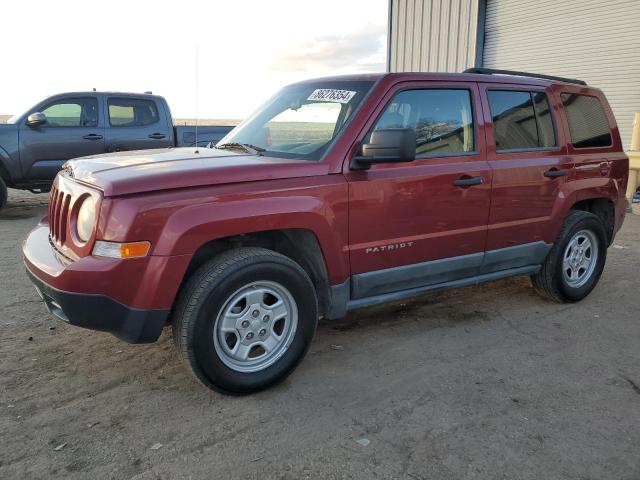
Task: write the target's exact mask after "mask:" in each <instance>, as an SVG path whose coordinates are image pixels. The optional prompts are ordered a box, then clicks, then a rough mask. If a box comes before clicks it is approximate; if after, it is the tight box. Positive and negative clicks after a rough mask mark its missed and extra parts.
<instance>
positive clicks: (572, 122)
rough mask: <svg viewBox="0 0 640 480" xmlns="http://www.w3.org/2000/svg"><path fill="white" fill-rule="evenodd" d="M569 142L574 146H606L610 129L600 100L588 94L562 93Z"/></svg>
mask: <svg viewBox="0 0 640 480" xmlns="http://www.w3.org/2000/svg"><path fill="white" fill-rule="evenodd" d="M562 104H563V105H564V109H565V111H566V112H567V119H568V120H569V131H570V132H571V143H572V144H573V146H574V147H575V148H587V147H608V146H609V145H611V129H610V127H609V122H608V121H607V116H606V115H605V113H604V109H603V108H602V104H601V103H600V100H598V98H596V97H591V96H589V95H575V94H571V93H563V94H562Z"/></svg>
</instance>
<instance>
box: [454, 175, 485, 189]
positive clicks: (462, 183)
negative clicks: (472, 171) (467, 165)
mask: <svg viewBox="0 0 640 480" xmlns="http://www.w3.org/2000/svg"><path fill="white" fill-rule="evenodd" d="M483 182H484V180H483V179H482V177H470V176H468V175H464V176H462V177H460V178H458V179H457V180H454V181H453V184H454V185H455V186H456V187H471V186H472V185H480V184H482V183H483Z"/></svg>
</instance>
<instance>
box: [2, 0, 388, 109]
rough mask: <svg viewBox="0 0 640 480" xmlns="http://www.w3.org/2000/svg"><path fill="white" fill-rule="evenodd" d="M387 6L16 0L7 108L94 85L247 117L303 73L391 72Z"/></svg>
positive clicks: (333, 0)
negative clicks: (387, 42)
mask: <svg viewBox="0 0 640 480" xmlns="http://www.w3.org/2000/svg"><path fill="white" fill-rule="evenodd" d="M387 8H388V0H314V1H313V2H312V1H309V0H271V1H266V0H263V1H259V0H209V1H194V0H182V1H179V2H175V1H170V2H169V1H158V0H156V1H147V0H128V1H122V0H108V1H107V0H93V1H91V0H85V1H75V0H73V1H72V0H58V1H55V2H53V1H51V0H48V1H41V0H29V1H22V2H8V3H7V4H5V5H3V7H2V17H3V21H2V36H3V41H2V47H0V52H1V53H2V55H1V56H0V58H1V59H2V71H3V74H2V77H1V80H0V85H1V86H2V88H0V114H17V113H20V112H22V111H24V110H26V109H27V108H29V107H30V106H32V105H34V104H35V103H37V102H38V101H40V100H42V99H43V98H45V97H47V96H49V95H53V94H56V93H61V92H65V91H79V90H91V89H92V88H96V89H97V90H103V91H112V90H115V91H127V92H144V91H149V90H150V91H153V93H154V94H158V95H163V96H164V97H166V98H167V101H168V102H169V106H170V107H171V110H172V113H173V115H174V117H176V118H194V117H195V115H196V110H197V111H198V116H199V117H200V118H211V119H241V118H244V117H245V116H247V115H249V114H250V113H251V112H252V111H253V110H254V109H256V108H257V107H258V106H259V105H260V104H261V103H262V102H264V101H265V100H266V99H268V98H269V97H270V96H271V95H272V94H273V93H275V92H276V91H277V90H278V89H279V88H280V87H282V86H285V85H287V84H290V83H293V82H295V81H298V80H303V79H306V78H315V77H320V76H326V75H333V74H346V73H358V72H379V71H384V70H385V67H386V35H387V13H388V12H387ZM196 51H197V52H198V55H197V58H198V62H197V64H198V69H197V72H198V75H197V77H198V81H197V82H196ZM196 84H197V85H198V88H197V89H196ZM196 99H197V102H196ZM196 105H197V108H196Z"/></svg>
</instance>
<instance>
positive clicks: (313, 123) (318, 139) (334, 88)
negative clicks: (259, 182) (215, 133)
mask: <svg viewBox="0 0 640 480" xmlns="http://www.w3.org/2000/svg"><path fill="white" fill-rule="evenodd" d="M373 83H374V82H370V81H361V82H359V81H342V82H341V81H333V82H315V83H300V84H295V85H290V86H288V87H286V88H284V89H282V90H280V91H279V92H278V93H277V94H276V95H275V96H274V97H273V98H271V99H270V100H269V101H267V103H265V104H264V105H263V106H262V107H260V108H259V109H258V110H257V111H256V112H254V113H253V114H252V115H251V116H250V117H249V118H248V119H247V120H245V121H244V122H243V123H241V124H240V125H239V126H238V127H237V128H235V129H234V130H233V131H232V132H231V133H229V135H227V136H226V137H224V138H223V139H222V140H220V142H219V143H218V145H219V146H222V145H229V144H235V145H250V146H252V147H253V148H254V149H255V150H258V151H260V152H261V153H262V154H264V155H269V156H273V157H284V158H302V159H308V160H319V159H320V158H322V155H323V154H324V153H325V151H326V150H327V148H328V147H329V145H330V144H331V142H332V140H333V139H334V138H336V136H337V135H338V134H339V133H340V131H341V130H342V128H343V127H344V126H345V125H346V124H347V122H348V121H349V119H350V118H351V117H352V116H353V112H354V111H355V110H356V109H357V107H358V105H360V103H361V102H362V100H363V99H364V97H365V96H366V95H367V93H368V92H369V90H370V89H371V87H372V85H373Z"/></svg>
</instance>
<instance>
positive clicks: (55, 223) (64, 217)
mask: <svg viewBox="0 0 640 480" xmlns="http://www.w3.org/2000/svg"><path fill="white" fill-rule="evenodd" d="M70 204H71V195H70V194H68V193H65V192H61V191H60V190H59V189H58V188H56V187H54V188H53V189H52V190H51V200H50V201H49V233H50V235H51V240H52V241H53V242H55V243H57V244H58V245H62V244H63V243H64V242H65V240H66V238H67V221H68V218H69V206H70Z"/></svg>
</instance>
